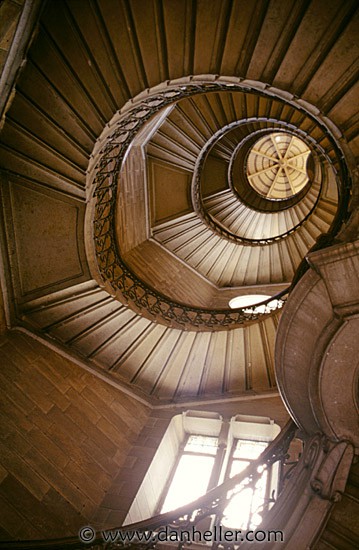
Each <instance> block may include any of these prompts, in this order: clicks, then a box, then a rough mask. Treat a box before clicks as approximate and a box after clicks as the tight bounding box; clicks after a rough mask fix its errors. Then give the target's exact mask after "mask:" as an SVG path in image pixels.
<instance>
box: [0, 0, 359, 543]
mask: <svg viewBox="0 0 359 550" xmlns="http://www.w3.org/2000/svg"><path fill="white" fill-rule="evenodd" d="M25 5H30V7H31V6H32V9H33V11H34V12H35V15H32V17H33V18H35V20H36V25H35V26H34V28H35V29H36V36H33V33H32V31H31V29H30V30H29V33H28V44H27V45H26V47H25V46H24V49H25V50H26V48H28V49H27V50H26V63H25V62H24V61H23V59H25V57H24V56H21V52H20V54H19V55H20V57H19V58H18V59H17V63H18V66H19V67H20V65H21V71H18V73H17V74H16V75H15V76H14V86H15V87H14V88H13V91H12V93H11V94H9V98H8V102H7V104H6V105H5V107H4V113H3V117H2V130H1V143H0V158H1V167H2V169H1V183H2V188H1V196H2V204H3V220H4V221H3V223H2V234H3V235H2V255H3V275H2V287H3V293H4V297H5V300H4V301H5V312H6V317H7V324H8V327H9V328H12V329H14V330H18V331H22V332H25V333H27V334H30V335H31V336H32V337H34V338H36V339H39V340H41V341H42V342H44V343H45V344H46V345H48V346H50V347H52V348H53V349H56V350H57V351H58V352H59V353H61V354H62V355H64V356H65V357H67V358H69V359H71V360H72V361H74V362H75V363H77V364H78V365H81V366H82V367H83V368H85V369H86V370H89V371H90V372H92V373H94V374H95V375H96V376H98V377H100V378H102V379H105V380H107V381H109V382H110V384H112V385H113V386H115V387H117V388H119V389H120V390H121V391H124V392H127V393H129V394H130V395H132V396H134V397H135V398H136V399H137V400H139V401H140V402H142V403H145V404H146V405H150V406H151V407H161V406H168V405H181V404H182V405H187V404H188V405H190V404H193V403H196V404H198V403H201V402H203V403H204V402H206V403H208V402H222V403H223V402H225V400H227V399H228V400H231V399H234V398H242V397H243V398H247V397H251V396H258V397H270V396H273V395H277V392H278V389H277V381H276V375H275V370H276V365H278V359H277V361H276V360H275V351H274V344H275V338H276V333H277V329H278V324H279V322H280V318H281V314H282V308H283V306H284V308H286V307H287V305H286V302H287V300H288V296H289V300H290V296H291V292H292V290H293V288H294V289H295V287H296V285H297V284H300V283H298V281H300V277H301V276H302V275H303V273H304V272H305V270H306V269H307V268H308V264H307V263H306V261H305V258H306V257H307V256H308V254H309V255H310V254H311V253H314V254H315V251H316V250H320V249H321V248H322V247H323V246H328V245H330V244H333V243H338V242H341V240H342V241H343V240H345V239H347V240H354V239H355V234H357V225H356V224H357V221H356V220H357V218H356V217H355V216H357V214H356V212H357V210H356V209H357V208H358V206H357V203H358V184H357V180H356V178H357V165H356V158H357V153H358V130H357V128H358V113H357V109H356V104H355V98H356V97H357V95H358V83H357V76H358V66H357V40H356V36H357V34H356V33H357V24H358V14H357V10H356V2H354V1H350V0H347V1H345V2H342V1H337V0H331V1H329V2H326V3H325V4H324V3H322V2H320V1H319V0H313V1H309V2H308V1H304V0H303V1H300V2H297V1H293V2H280V1H274V2H267V1H258V2H249V3H246V4H245V5H242V4H240V3H239V2H232V1H229V0H228V1H226V0H224V1H216V2H210V3H208V2H201V1H199V2H192V1H188V2H187V1H186V2H182V1H178V2H177V1H174V2H167V1H166V0H163V1H153V2H152V1H151V2H147V1H146V2H140V1H137V0H131V1H127V0H123V1H120V2H112V1H110V0H103V1H98V0H83V1H81V2H77V1H74V0H70V1H59V2H57V1H48V2H44V3H42V4H41V2H25ZM36 10H40V11H41V16H39V15H37V16H36V13H37V11H36ZM9 32H10V31H9ZM18 49H19V48H18ZM15 61H16V60H15ZM184 75H194V76H184ZM15 77H16V78H15ZM353 220H354V221H353ZM346 231H347V233H345V232H346ZM348 234H349V238H348V237H346V235H348ZM338 235H339V236H338ZM343 235H344V236H343ZM336 239H337V240H336ZM309 257H310V256H309ZM297 292H299V291H297ZM248 295H250V296H254V298H255V297H256V295H259V296H263V300H262V301H263V303H262V304H261V303H260V305H254V303H253V304H252V303H251V302H249V303H247V304H246V305H245V306H242V307H239V308H234V309H231V308H230V306H229V302H230V301H231V300H233V299H234V298H237V297H242V298H243V297H246V296H248ZM252 299H253V298H252ZM288 316H289V314H288ZM323 322H324V321H323ZM293 323H294V321H293ZM282 324H283V322H282ZM296 338H299V337H298V335H297V334H296ZM288 349H291V348H290V347H289V348H288ZM293 370H295V367H293ZM277 375H278V367H277ZM284 378H285V377H284V376H283V380H284ZM279 386H280V388H281V390H282V391H283V392H284V393H285V394H286V392H287V391H288V392H289V393H290V388H289V390H288V388H285V389H284V390H283V385H282V379H281V380H280V381H279ZM289 386H290V384H289ZM294 398H295V399H296V398H297V396H294ZM289 401H290V400H289ZM289 409H290V410H291V412H292V414H293V416H294V418H296V420H297V423H298V424H299V425H300V424H301V422H300V413H297V411H296V409H295V408H294V409H293V407H292V406H291V405H290V404H289ZM304 416H305V415H304ZM298 419H299V421H298ZM308 426H309V425H308V424H305V422H304V425H303V426H302V427H303V428H304V430H305V429H307V431H308V433H311V430H314V428H313V426H312V425H310V427H308ZM316 427H317V426H316ZM319 427H320V428H321V426H319ZM331 435H332V434H329V433H328V436H331ZM341 436H342V434H340V435H339V436H338V437H341ZM353 475H354V474H353ZM354 477H355V476H354ZM354 477H353V479H354ZM355 491H356V489H355ZM349 498H351V497H349ZM356 498H357V497H355V499H356ZM337 510H338V508H337ZM338 514H339V516H340V512H338ZM335 521H336V519H335V516H333V518H332V522H334V523H335ZM330 525H331V524H330V523H329V524H328V527H327V531H325V532H323V539H322V542H321V546H318V548H327V547H329V548H331V547H333V548H336V546H330V540H331V539H330V537H331V536H332V535H330V533H331V531H330V529H331V527H330ZM333 529H334V528H332V532H333ZM325 533H326V534H325ZM333 536H334V535H333ZM343 536H344V535H343ZM353 540H354V539H353ZM326 541H329V542H328V544H327V542H326ZM326 544H327V546H326ZM348 544H351V542H350V541H349V543H348ZM342 547H343V548H344V546H338V548H342ZM348 547H349V546H348Z"/></svg>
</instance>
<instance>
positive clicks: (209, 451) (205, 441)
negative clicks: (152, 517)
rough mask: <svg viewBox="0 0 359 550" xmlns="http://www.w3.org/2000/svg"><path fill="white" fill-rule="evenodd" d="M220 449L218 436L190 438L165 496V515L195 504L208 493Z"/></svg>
mask: <svg viewBox="0 0 359 550" xmlns="http://www.w3.org/2000/svg"><path fill="white" fill-rule="evenodd" d="M217 449H218V438H216V437H208V436H204V435H190V436H189V437H188V438H187V440H186V444H185V446H184V449H183V451H182V453H181V454H180V456H179V460H178V462H177V464H176V467H175V469H174V472H173V477H172V480H171V483H170V486H169V489H168V491H167V492H166V494H165V499H164V503H163V506H162V507H161V512H162V513H163V512H169V511H170V510H174V509H175V508H178V507H179V506H182V505H183V504H187V503H188V502H192V501H193V500H196V499H197V498H198V497H200V496H201V495H203V494H204V493H206V492H207V490H208V485H209V481H210V478H211V474H212V470H213V466H214V461H215V456H216V454H217Z"/></svg>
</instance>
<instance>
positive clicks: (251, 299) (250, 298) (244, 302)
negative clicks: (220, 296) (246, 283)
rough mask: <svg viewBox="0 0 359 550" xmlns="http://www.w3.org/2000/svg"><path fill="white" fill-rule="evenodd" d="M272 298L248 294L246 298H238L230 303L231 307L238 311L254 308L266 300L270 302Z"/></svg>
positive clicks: (265, 295)
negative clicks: (247, 307)
mask: <svg viewBox="0 0 359 550" xmlns="http://www.w3.org/2000/svg"><path fill="white" fill-rule="evenodd" d="M268 298H270V296H268V295H267V294H246V295H245V296H236V297H235V298H232V300H230V301H229V307H230V308H232V309H236V308H237V307H246V306H254V305H255V304H259V303H260V302H264V300H268Z"/></svg>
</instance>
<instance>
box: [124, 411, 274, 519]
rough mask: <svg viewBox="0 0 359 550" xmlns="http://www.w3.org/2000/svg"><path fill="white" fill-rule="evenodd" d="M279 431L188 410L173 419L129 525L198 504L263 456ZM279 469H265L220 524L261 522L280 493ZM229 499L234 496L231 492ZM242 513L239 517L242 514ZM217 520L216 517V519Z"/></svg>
mask: <svg viewBox="0 0 359 550" xmlns="http://www.w3.org/2000/svg"><path fill="white" fill-rule="evenodd" d="M279 431H280V428H279V426H277V425H276V424H274V423H273V421H272V420H270V419H269V418H266V417H248V416H243V415H237V416H235V417H233V418H232V419H231V420H230V421H224V420H223V419H222V417H221V416H220V415H219V414H216V413H207V412H198V411H187V412H186V413H183V414H182V415H177V416H175V417H174V418H173V419H172V421H171V423H170V426H169V428H168V429H167V432H166V434H165V436H164V438H163V440H162V443H161V445H160V447H159V449H158V451H157V453H156V455H155V457H154V459H153V461H152V464H151V466H150V468H149V470H148V472H147V474H146V476H145V478H144V480H143V483H142V485H141V487H140V489H139V491H138V493H137V495H136V498H135V500H134V502H133V505H132V507H131V509H130V511H129V513H128V516H127V518H126V521H125V524H126V523H127V524H128V523H132V522H134V521H140V520H142V519H145V518H146V517H151V516H152V515H154V514H155V513H159V512H168V511H170V510H174V509H176V508H178V507H180V506H182V505H184V504H187V503H189V502H192V501H193V500H196V499H197V498H199V497H200V496H201V495H203V494H205V493H206V492H207V491H208V490H209V489H211V488H213V487H215V486H216V485H218V484H220V483H222V482H223V481H224V480H225V479H228V478H230V477H233V476H234V475H236V474H237V473H239V472H241V471H243V470H244V468H245V467H246V466H247V465H248V464H249V463H250V462H251V461H253V460H255V459H256V458H258V456H259V455H260V454H261V453H262V452H263V450H264V449H265V448H266V446H267V445H268V443H269V442H270V441H272V440H273V439H274V438H275V436H276V435H277V434H278V433H279ZM277 479H278V468H277V467H276V466H273V467H272V470H266V471H263V474H262V476H261V477H260V479H259V480H258V481H257V483H256V485H255V487H254V488H249V487H248V488H246V489H244V490H242V491H241V492H240V493H238V494H236V495H235V496H233V498H232V499H231V501H230V504H229V505H228V506H227V507H226V508H225V510H224V512H223V517H222V518H220V521H221V523H222V524H223V525H224V526H226V527H228V528H237V529H243V530H244V529H252V528H255V527H256V526H257V525H259V524H260V522H261V520H262V515H263V512H265V511H266V510H267V509H269V507H270V496H271V494H272V492H273V490H275V489H276V486H277ZM228 496H231V495H230V494H228ZM239 510H240V514H239V513H238V511H239ZM217 521H218V518H217Z"/></svg>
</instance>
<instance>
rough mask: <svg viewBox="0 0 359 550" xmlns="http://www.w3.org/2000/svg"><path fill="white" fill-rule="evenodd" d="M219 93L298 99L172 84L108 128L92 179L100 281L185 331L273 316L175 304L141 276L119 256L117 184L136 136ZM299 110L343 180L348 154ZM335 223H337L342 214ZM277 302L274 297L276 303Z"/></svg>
mask: <svg viewBox="0 0 359 550" xmlns="http://www.w3.org/2000/svg"><path fill="white" fill-rule="evenodd" d="M218 91H241V92H252V93H255V94H258V95H261V96H266V97H273V98H274V97H275V98H276V99H277V100H278V101H281V102H283V103H287V104H289V105H291V106H293V104H294V100H293V101H291V100H286V99H283V98H281V97H278V96H275V95H274V93H270V92H268V91H266V90H264V89H263V88H262V89H258V88H254V87H251V86H248V85H244V84H241V83H240V82H239V83H237V84H235V83H233V82H231V83H227V82H225V81H224V80H223V79H218V80H216V81H205V82H200V81H195V80H193V81H191V82H189V83H188V82H187V83H185V84H184V85H179V84H178V83H176V85H175V86H173V87H171V86H170V85H169V86H168V87H167V88H165V89H164V90H163V91H158V88H157V90H156V91H155V92H154V93H153V95H150V94H149V95H147V96H146V97H143V96H142V97H140V98H139V99H138V100H137V101H135V102H134V104H132V106H131V107H130V108H129V110H128V111H127V112H126V114H123V115H122V116H121V118H120V120H119V121H118V122H116V124H114V129H113V130H112V129H111V127H109V128H108V129H107V130H106V143H105V145H104V147H103V148H102V149H101V150H100V151H99V152H98V153H97V154H96V156H98V157H99V161H98V162H97V164H96V168H95V176H94V181H93V184H94V186H95V192H94V195H93V202H94V205H93V206H94V220H93V241H94V246H95V250H94V261H95V263H96V264H97V269H98V273H99V277H101V279H102V281H103V285H104V286H106V287H107V288H109V289H110V292H111V293H112V294H114V295H115V297H118V299H120V301H122V302H124V303H127V304H128V305H130V307H131V308H132V309H133V310H134V311H136V312H138V313H140V314H142V315H144V316H146V317H148V318H150V319H152V320H156V321H158V322H160V323H162V324H166V325H169V326H172V327H174V328H180V329H182V330H202V331H203V330H207V331H208V330H223V329H228V328H236V327H238V326H241V325H243V324H244V323H248V322H252V321H256V320H258V319H259V318H262V317H263V316H265V315H268V314H270V313H272V312H269V313H268V312H265V313H262V314H261V313H258V311H257V312H252V313H250V314H249V313H248V312H246V311H245V308H244V309H239V310H229V309H204V308H198V307H195V306H189V305H187V304H182V303H179V302H175V301H174V300H171V299H169V298H168V297H167V296H165V295H163V294H161V293H160V292H158V291H157V290H155V289H154V288H152V287H150V286H149V285H147V284H146V283H144V282H143V281H142V280H141V279H140V278H139V277H137V276H136V274H135V273H134V272H133V270H132V269H131V268H130V267H129V266H128V265H127V263H126V262H125V261H124V259H123V258H122V257H121V254H120V252H119V247H118V245H117V236H116V231H115V209H116V195H117V182H118V178H119V174H120V169H121V165H122V162H123V160H124V158H125V155H126V153H127V151H128V149H129V147H130V145H131V142H132V140H133V138H134V136H135V134H136V133H137V132H138V131H139V130H140V129H141V128H142V127H143V125H144V124H145V122H147V121H148V120H149V119H150V118H151V117H152V116H153V115H154V114H156V113H157V112H158V111H159V110H160V109H162V108H163V107H165V106H167V105H169V104H172V103H174V102H176V101H179V100H180V99H182V98H184V97H189V96H192V95H195V94H200V93H204V92H218ZM295 108H296V109H298V110H299V111H301V112H303V113H305V114H306V116H308V117H309V118H310V119H312V120H313V121H314V122H315V123H316V124H317V125H318V126H319V127H320V128H321V129H322V130H323V132H324V133H325V134H326V135H327V137H328V139H329V141H330V142H331V146H332V148H333V150H334V151H335V155H336V158H337V160H338V164H339V167H340V169H341V172H342V173H343V174H344V176H345V175H346V171H345V160H344V156H343V153H342V151H341V149H340V147H339V146H338V144H337V143H336V140H335V138H334V136H333V135H332V133H331V132H330V130H329V129H328V128H327V127H326V126H325V124H324V123H323V122H319V121H318V119H317V117H315V116H314V115H313V114H311V113H309V112H308V110H307V109H305V108H303V107H301V106H297V105H296V106H295ZM347 183H348V185H349V182H345V186H344V188H343V190H342V191H340V193H339V200H340V201H342V203H341V204H343V197H346V196H347V195H348V193H349V190H348V189H347ZM336 220H339V217H338V216H337V217H336ZM259 244H263V241H260V243H259ZM291 287H292V285H291ZM275 298H276V297H275V296H273V297H272V300H273V299H275Z"/></svg>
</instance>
